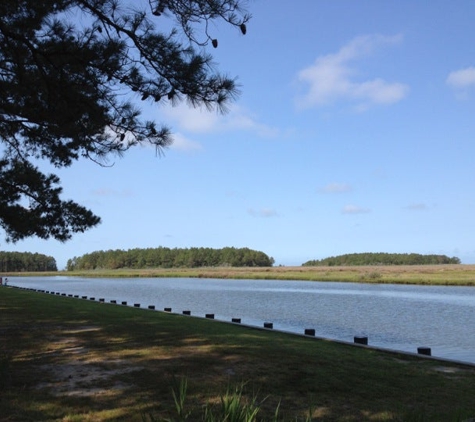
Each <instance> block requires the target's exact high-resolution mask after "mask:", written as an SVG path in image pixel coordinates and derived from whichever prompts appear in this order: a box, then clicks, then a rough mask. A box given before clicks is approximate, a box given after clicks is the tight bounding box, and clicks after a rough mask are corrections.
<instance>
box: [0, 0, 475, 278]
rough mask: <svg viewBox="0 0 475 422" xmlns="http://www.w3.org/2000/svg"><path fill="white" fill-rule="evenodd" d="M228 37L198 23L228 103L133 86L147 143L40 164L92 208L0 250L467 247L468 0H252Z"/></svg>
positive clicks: (471, 31) (471, 54) (278, 258)
mask: <svg viewBox="0 0 475 422" xmlns="http://www.w3.org/2000/svg"><path fill="white" fill-rule="evenodd" d="M248 10H249V12H250V13H251V14H252V19H251V21H250V22H249V24H248V25H247V34H246V35H245V36H243V35H242V34H240V32H239V31H238V30H236V29H235V28H230V27H228V26H226V25H224V24H222V25H221V24H217V25H213V26H211V28H210V30H211V32H212V33H213V34H214V35H215V37H216V38H217V39H218V42H219V46H218V48H217V49H215V50H214V49H211V51H210V53H212V54H213V55H214V58H215V62H216V63H217V67H218V69H219V70H220V71H222V72H223V73H225V74H228V75H231V76H236V77H237V78H238V83H239V85H240V90H241V95H240V97H239V98H238V100H237V101H236V102H235V103H234V104H232V106H231V107H230V110H229V112H228V114H226V115H219V114H217V113H215V112H211V113H209V112H206V111H204V110H200V109H190V108H188V107H187V106H186V105H179V106H176V107H172V106H170V105H169V104H162V105H160V106H157V105H151V104H144V103H142V102H140V101H139V99H138V98H137V103H139V102H140V106H141V107H142V110H143V113H144V117H146V118H150V119H155V120H157V122H161V123H165V124H167V125H169V126H170V127H171V128H172V131H173V133H174V136H175V143H174V145H173V146H172V147H171V148H169V149H168V150H166V151H165V155H164V156H163V157H157V156H156V154H155V150H154V149H153V148H150V147H145V146H144V147H136V148H134V149H132V150H130V151H129V152H128V153H126V154H125V156H124V157H123V158H117V159H113V161H112V162H111V167H107V168H104V167H100V166H98V165H97V164H94V163H93V162H90V161H87V160H82V161H78V162H76V163H75V164H73V166H72V167H70V168H68V169H64V170H61V171H60V172H59V173H58V174H59V175H60V177H61V179H62V186H63V189H64V192H63V198H64V199H73V200H75V201H77V202H79V203H81V204H82V205H85V206H86V207H89V208H90V209H92V211H93V212H94V213H96V214H97V215H99V216H100V217H101V218H102V223H101V224H100V225H99V226H97V227H96V228H93V229H91V230H89V231H87V232H86V233H83V234H76V235H75V236H74V237H73V238H72V239H71V240H70V241H68V242H66V243H60V242H58V241H55V240H46V241H45V240H39V239H36V238H31V239H27V240H25V241H20V242H18V243H16V244H8V243H5V242H4V241H3V239H0V249H2V250H7V251H28V252H38V253H43V254H46V255H50V256H53V257H54V258H55V259H56V261H57V264H58V268H59V269H63V268H64V267H65V266H66V262H67V260H68V259H70V258H73V257H75V256H81V255H83V254H85V253H90V252H93V251H97V250H109V249H123V250H127V249H132V248H154V247H159V246H163V247H169V248H190V247H211V248H222V247H226V246H233V247H248V248H251V249H256V250H260V251H263V252H265V253H266V254H268V255H269V256H271V257H273V258H274V259H275V265H301V264H302V263H304V262H306V261H308V260H313V259H323V258H326V257H329V256H336V255H340V254H346V253H359V252H389V253H420V254H445V255H448V256H457V257H459V258H460V259H461V261H462V263H464V264H473V263H475V237H474V234H475V217H474V214H473V213H474V210H475V189H474V188H475V163H474V158H475V26H474V24H473V23H474V22H475V4H474V2H473V1H471V0H459V1H457V2H451V1H447V0H445V1H441V0H430V1H429V0H420V1H412V0H385V1H381V0H361V1H354V0H333V1H326V0H325V1H321V0H299V1H298V2H289V1H288V0H272V1H270V0H255V1H249V3H248Z"/></svg>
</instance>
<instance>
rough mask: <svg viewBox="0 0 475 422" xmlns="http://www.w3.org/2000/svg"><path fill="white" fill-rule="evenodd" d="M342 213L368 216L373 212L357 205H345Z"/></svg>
mask: <svg viewBox="0 0 475 422" xmlns="http://www.w3.org/2000/svg"><path fill="white" fill-rule="evenodd" d="M341 212H342V213H343V214H367V213H369V212H371V210H370V209H369V208H363V207H359V206H357V205H345V206H344V207H343V209H342V211H341Z"/></svg>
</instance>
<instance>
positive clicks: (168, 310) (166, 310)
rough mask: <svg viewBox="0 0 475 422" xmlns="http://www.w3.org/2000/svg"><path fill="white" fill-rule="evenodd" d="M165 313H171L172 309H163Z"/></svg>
mask: <svg viewBox="0 0 475 422" xmlns="http://www.w3.org/2000/svg"><path fill="white" fill-rule="evenodd" d="M163 310H164V311H165V312H171V311H172V308H164V309H163Z"/></svg>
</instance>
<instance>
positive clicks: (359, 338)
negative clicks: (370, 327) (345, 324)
mask: <svg viewBox="0 0 475 422" xmlns="http://www.w3.org/2000/svg"><path fill="white" fill-rule="evenodd" d="M353 341H354V342H355V343H356V344H363V345H365V346H367V345H368V337H365V336H355V337H354V339H353Z"/></svg>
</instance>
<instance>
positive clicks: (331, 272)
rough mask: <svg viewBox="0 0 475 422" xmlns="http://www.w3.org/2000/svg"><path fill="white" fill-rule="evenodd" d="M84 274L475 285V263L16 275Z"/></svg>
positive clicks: (158, 269) (86, 275)
mask: <svg viewBox="0 0 475 422" xmlns="http://www.w3.org/2000/svg"><path fill="white" fill-rule="evenodd" d="M42 274H44V275H50V276H51V275H69V276H81V277H113V278H115V277H192V278H221V279H260V280H303V281H343V282H345V281H346V282H354V283H397V284H432V285H460V286H475V265H382V266H379V265H372V266H345V267H343V266H342V267H259V268H250V267H237V268H236V267H213V268H150V269H119V270H91V271H77V272H58V273H19V274H17V275H22V276H26V275H36V276H38V275H42Z"/></svg>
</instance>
